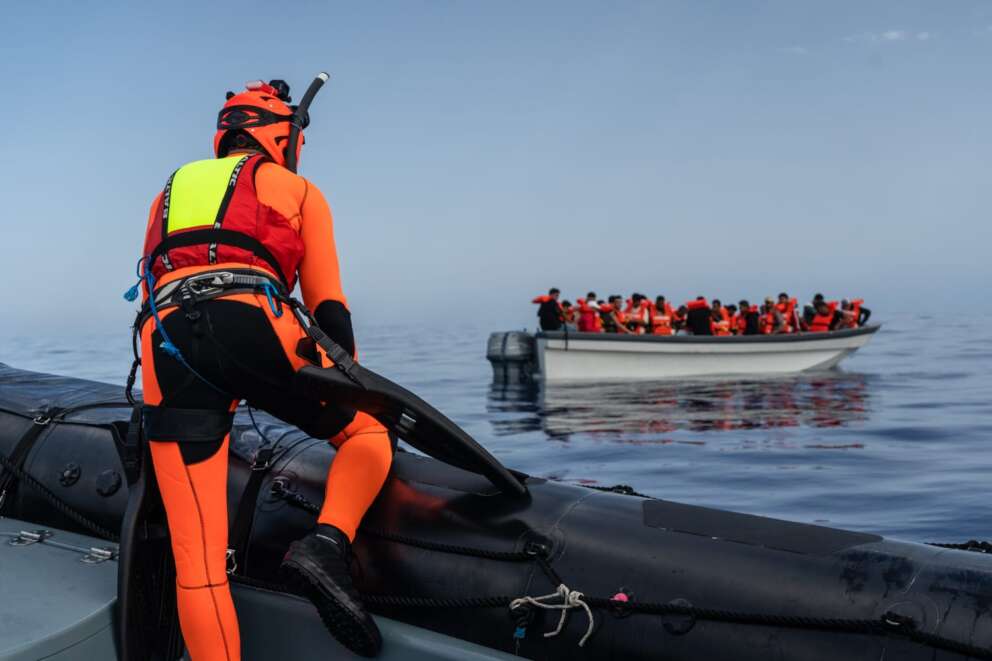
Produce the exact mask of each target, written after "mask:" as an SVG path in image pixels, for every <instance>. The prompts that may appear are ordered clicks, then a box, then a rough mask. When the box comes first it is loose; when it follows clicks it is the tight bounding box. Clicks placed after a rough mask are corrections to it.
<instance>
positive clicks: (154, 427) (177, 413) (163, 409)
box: [143, 405, 234, 465]
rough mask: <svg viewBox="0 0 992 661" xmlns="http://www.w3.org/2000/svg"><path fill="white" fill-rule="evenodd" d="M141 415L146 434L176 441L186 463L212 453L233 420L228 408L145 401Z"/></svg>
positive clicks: (229, 428) (206, 457) (195, 461)
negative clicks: (192, 406) (187, 406)
mask: <svg viewBox="0 0 992 661" xmlns="http://www.w3.org/2000/svg"><path fill="white" fill-rule="evenodd" d="M143 417H144V428H145V438H147V439H148V440H149V441H151V442H155V441H175V442H177V443H178V444H179V452H180V453H181V454H182V456H183V461H184V462H186V464H187V465H189V464H195V463H197V462H200V461H204V460H206V459H209V458H210V457H212V456H214V455H215V454H216V453H217V451H218V450H219V449H220V447H221V445H222V444H223V443H224V437H225V436H227V434H228V432H230V431H231V423H232V422H233V421H234V413H231V412H230V411H220V410H217V409H180V408H173V407H167V406H149V405H145V407H144V411H143Z"/></svg>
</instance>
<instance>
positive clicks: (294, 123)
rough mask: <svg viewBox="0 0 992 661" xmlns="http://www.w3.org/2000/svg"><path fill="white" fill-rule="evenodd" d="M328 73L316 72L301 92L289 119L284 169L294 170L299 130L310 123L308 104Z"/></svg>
mask: <svg viewBox="0 0 992 661" xmlns="http://www.w3.org/2000/svg"><path fill="white" fill-rule="evenodd" d="M330 77H331V76H330V74H328V73H326V72H324V71H321V72H320V73H318V74H317V77H316V78H314V79H313V82H312V83H310V87H308V88H307V91H306V92H305V93H304V94H303V98H302V99H301V100H300V105H298V106H296V109H295V110H294V111H293V117H292V119H291V120H290V127H289V140H288V141H287V142H286V151H285V155H286V169H287V170H289V171H290V172H293V173H295V172H296V166H297V163H296V154H297V151H298V145H299V142H300V131H302V130H303V129H305V128H306V127H307V125H308V124H309V123H310V114H309V113H308V112H307V111H308V110H309V108H310V104H311V103H312V102H313V98H314V97H315V96H317V92H319V91H320V88H321V87H323V86H324V83H326V82H327V81H328V80H329V79H330Z"/></svg>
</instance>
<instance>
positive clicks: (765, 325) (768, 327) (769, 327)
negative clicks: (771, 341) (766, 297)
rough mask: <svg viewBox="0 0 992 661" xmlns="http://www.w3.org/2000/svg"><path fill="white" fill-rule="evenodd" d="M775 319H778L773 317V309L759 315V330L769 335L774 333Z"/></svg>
mask: <svg viewBox="0 0 992 661" xmlns="http://www.w3.org/2000/svg"><path fill="white" fill-rule="evenodd" d="M777 321H778V320H777V319H776V318H775V310H769V311H768V312H766V313H764V314H763V315H761V319H760V320H759V322H758V323H759V325H760V326H761V332H762V333H764V334H765V335H771V334H772V333H774V332H775V326H776V325H777Z"/></svg>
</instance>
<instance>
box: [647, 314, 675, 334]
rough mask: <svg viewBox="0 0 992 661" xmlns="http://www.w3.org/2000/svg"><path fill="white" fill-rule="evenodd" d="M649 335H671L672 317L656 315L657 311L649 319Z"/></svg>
mask: <svg viewBox="0 0 992 661" xmlns="http://www.w3.org/2000/svg"><path fill="white" fill-rule="evenodd" d="M651 334H652V335H671V334H672V315H670V314H664V312H662V313H660V314H659V313H658V312H657V311H656V312H655V314H654V315H653V316H652V317H651Z"/></svg>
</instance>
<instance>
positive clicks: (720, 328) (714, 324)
mask: <svg viewBox="0 0 992 661" xmlns="http://www.w3.org/2000/svg"><path fill="white" fill-rule="evenodd" d="M716 303H717V301H714V305H713V307H712V308H711V309H710V331H711V334H713V335H717V336H727V335H730V319H729V315H728V316H725V315H727V312H726V310H725V309H724V308H723V307H720V308H718V307H716Z"/></svg>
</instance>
